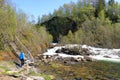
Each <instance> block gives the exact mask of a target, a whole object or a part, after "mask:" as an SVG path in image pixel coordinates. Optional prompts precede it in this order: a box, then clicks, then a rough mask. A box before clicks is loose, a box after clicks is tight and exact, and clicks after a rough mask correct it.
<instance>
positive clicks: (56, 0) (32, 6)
mask: <svg viewBox="0 0 120 80" xmlns="http://www.w3.org/2000/svg"><path fill="white" fill-rule="evenodd" d="M71 1H72V2H75V3H76V2H77V1H78V0H12V4H13V5H14V6H15V7H16V9H17V10H19V9H20V10H22V11H23V12H25V13H26V14H27V15H28V16H31V15H34V17H35V21H36V20H37V19H38V16H40V17H42V15H45V14H46V15H47V14H49V13H53V12H54V10H55V9H58V8H59V7H60V6H63V4H65V3H70V2H71Z"/></svg>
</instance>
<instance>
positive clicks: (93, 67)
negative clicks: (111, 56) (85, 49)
mask: <svg viewBox="0 0 120 80" xmlns="http://www.w3.org/2000/svg"><path fill="white" fill-rule="evenodd" d="M39 69H40V70H41V71H43V73H45V74H49V75H53V76H55V78H61V79H66V77H67V79H69V80H73V79H74V78H82V79H83V80H88V79H90V80H119V79H120V63H115V62H109V61H97V62H85V63H77V64H74V65H71V64H70V65H64V64H63V63H61V62H52V63H51V64H50V65H43V64H40V65H39Z"/></svg>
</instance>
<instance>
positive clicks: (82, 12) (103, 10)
mask: <svg viewBox="0 0 120 80" xmlns="http://www.w3.org/2000/svg"><path fill="white" fill-rule="evenodd" d="M36 25H37V27H39V26H41V25H42V26H45V28H46V29H47V31H49V33H50V34H51V35H52V36H53V42H58V43H61V44H87V45H90V46H95V47H104V48H119V47H120V43H119V42H120V36H119V35H120V4H119V3H118V2H115V0H108V2H107V1H106V0H78V2H77V3H74V2H70V3H69V4H64V5H63V6H61V7H59V9H56V10H54V12H53V13H50V14H48V15H43V16H42V17H41V18H40V17H38V22H37V24H36Z"/></svg>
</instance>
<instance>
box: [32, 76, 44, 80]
mask: <svg viewBox="0 0 120 80" xmlns="http://www.w3.org/2000/svg"><path fill="white" fill-rule="evenodd" d="M30 78H31V79H33V80H45V79H44V78H43V77H39V76H30Z"/></svg>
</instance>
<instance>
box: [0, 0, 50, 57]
mask: <svg viewBox="0 0 120 80" xmlns="http://www.w3.org/2000/svg"><path fill="white" fill-rule="evenodd" d="M15 36H17V37H18V38H19V39H20V41H21V42H22V43H23V44H24V45H25V46H26V47H27V48H28V49H29V50H30V51H31V52H32V53H34V54H33V55H36V54H37V53H42V52H43V51H44V49H43V48H46V47H47V44H48V43H50V42H51V41H52V36H51V35H50V34H49V33H48V32H47V31H46V28H45V27H40V28H39V29H38V28H36V27H35V24H33V23H32V22H30V21H29V20H28V16H27V14H26V13H24V12H23V11H22V10H19V11H17V10H16V8H15V6H13V4H12V3H11V2H10V1H8V0H0V51H7V52H10V51H12V49H11V48H10V46H9V43H10V42H12V41H15Z"/></svg>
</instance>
